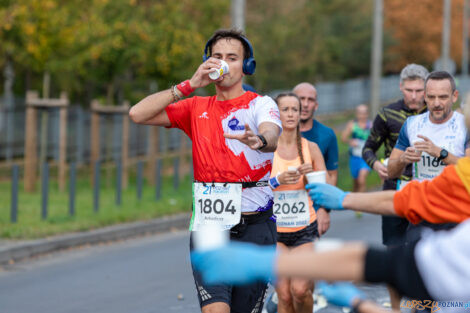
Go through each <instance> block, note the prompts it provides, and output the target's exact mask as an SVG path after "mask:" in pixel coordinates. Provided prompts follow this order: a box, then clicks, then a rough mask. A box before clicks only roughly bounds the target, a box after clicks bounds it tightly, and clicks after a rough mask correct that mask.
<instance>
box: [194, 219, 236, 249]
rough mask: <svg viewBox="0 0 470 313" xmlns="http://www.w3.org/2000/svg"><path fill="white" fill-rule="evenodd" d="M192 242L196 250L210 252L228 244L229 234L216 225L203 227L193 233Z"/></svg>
mask: <svg viewBox="0 0 470 313" xmlns="http://www.w3.org/2000/svg"><path fill="white" fill-rule="evenodd" d="M193 240H194V248H195V249H196V250H198V251H207V250H212V249H216V248H220V247H223V246H225V245H226V244H228V242H229V232H228V230H223V229H222V228H221V227H220V226H218V225H203V226H200V227H199V229H198V230H195V231H193Z"/></svg>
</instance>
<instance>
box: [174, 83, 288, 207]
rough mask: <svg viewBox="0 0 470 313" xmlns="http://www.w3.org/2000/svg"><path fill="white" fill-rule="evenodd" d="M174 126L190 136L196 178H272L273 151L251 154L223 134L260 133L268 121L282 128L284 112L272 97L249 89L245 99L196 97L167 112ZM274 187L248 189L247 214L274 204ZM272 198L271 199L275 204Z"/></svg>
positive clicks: (245, 192) (245, 191)
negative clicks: (218, 99) (282, 112)
mask: <svg viewBox="0 0 470 313" xmlns="http://www.w3.org/2000/svg"><path fill="white" fill-rule="evenodd" d="M165 110H166V113H167V115H168V118H169V119H170V122H171V126H170V127H174V128H179V129H181V130H183V131H184V132H185V133H186V134H187V135H188V136H189V138H191V140H192V142H193V145H192V152H193V168H194V179H195V180H196V181H200V182H250V181H260V180H268V179H269V176H270V173H271V166H272V161H273V153H264V152H261V151H258V150H252V149H250V148H249V147H248V146H247V145H245V144H243V143H241V142H240V141H238V140H235V139H226V138H225V137H224V136H223V135H224V133H228V134H243V133H244V132H245V124H248V126H249V127H250V128H251V130H253V132H254V133H256V134H257V133H258V126H259V125H260V124H261V123H263V122H272V123H274V124H276V125H278V126H279V127H280V128H282V126H281V120H280V119H279V110H278V108H277V105H276V103H275V102H274V101H273V100H272V99H271V98H270V97H268V96H264V97H262V96H259V95H257V94H256V93H253V92H250V91H247V92H245V93H244V94H243V95H241V96H240V97H237V98H235V99H231V100H226V101H217V99H216V96H212V97H191V98H188V99H184V100H181V101H178V102H176V103H173V104H170V105H169V106H168V107H167V108H166V109H165ZM272 199H273V194H272V191H271V188H270V187H269V186H268V187H253V188H244V189H243V192H242V212H252V211H257V210H263V209H264V208H265V207H266V206H267V205H268V203H271V201H272ZM270 200H271V201H270Z"/></svg>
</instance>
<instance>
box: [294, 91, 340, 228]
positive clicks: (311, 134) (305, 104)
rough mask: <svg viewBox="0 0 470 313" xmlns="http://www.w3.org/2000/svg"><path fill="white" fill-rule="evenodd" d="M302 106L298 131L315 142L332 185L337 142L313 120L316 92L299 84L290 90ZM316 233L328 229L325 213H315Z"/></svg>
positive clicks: (328, 223) (327, 129) (316, 104)
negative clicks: (316, 219) (316, 221)
mask: <svg viewBox="0 0 470 313" xmlns="http://www.w3.org/2000/svg"><path fill="white" fill-rule="evenodd" d="M292 91H293V92H294V93H295V94H296V95H297V96H298V97H299V98H300V102H301V104H302V110H301V112H300V131H301V132H302V137H304V138H305V139H307V140H310V141H313V142H315V143H316V144H317V145H318V147H320V150H321V152H322V154H323V159H325V165H326V169H327V171H328V175H330V177H331V180H332V182H333V184H335V185H336V182H337V179H338V142H337V140H336V135H335V132H334V131H333V130H332V129H331V128H329V127H327V126H325V125H323V124H321V123H320V122H318V121H316V120H315V119H314V114H315V111H316V110H317V109H318V101H317V90H316V89H315V87H314V86H313V85H312V84H310V83H300V84H298V85H297V86H295V87H294V89H293V90H292ZM317 218H318V232H319V233H320V235H322V234H324V233H325V232H326V231H327V230H328V228H329V227H330V216H329V214H328V212H327V211H325V210H324V209H320V210H318V211H317Z"/></svg>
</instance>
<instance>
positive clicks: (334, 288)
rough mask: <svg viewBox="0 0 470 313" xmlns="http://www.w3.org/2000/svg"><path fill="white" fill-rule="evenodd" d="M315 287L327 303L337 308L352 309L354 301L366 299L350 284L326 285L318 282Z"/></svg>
mask: <svg viewBox="0 0 470 313" xmlns="http://www.w3.org/2000/svg"><path fill="white" fill-rule="evenodd" d="M317 287H318V288H319V289H320V290H321V291H320V292H321V294H322V295H323V296H325V298H326V299H327V300H328V302H330V303H333V304H335V305H338V306H346V307H352V306H353V305H354V302H355V301H357V300H359V299H365V298H366V296H365V294H364V293H363V292H362V291H361V290H359V289H358V288H357V287H356V286H354V285H353V284H351V283H346V282H339V283H334V284H327V283H325V282H324V281H320V282H318V283H317Z"/></svg>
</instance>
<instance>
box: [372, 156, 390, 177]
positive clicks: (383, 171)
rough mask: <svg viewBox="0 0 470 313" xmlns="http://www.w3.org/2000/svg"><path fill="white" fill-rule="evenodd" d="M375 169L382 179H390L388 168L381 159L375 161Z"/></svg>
mask: <svg viewBox="0 0 470 313" xmlns="http://www.w3.org/2000/svg"><path fill="white" fill-rule="evenodd" d="M373 168H374V171H376V172H377V174H379V176H380V178H382V179H388V169H387V167H386V166H385V165H383V164H382V162H380V161H379V160H377V161H375V162H374V166H373Z"/></svg>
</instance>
